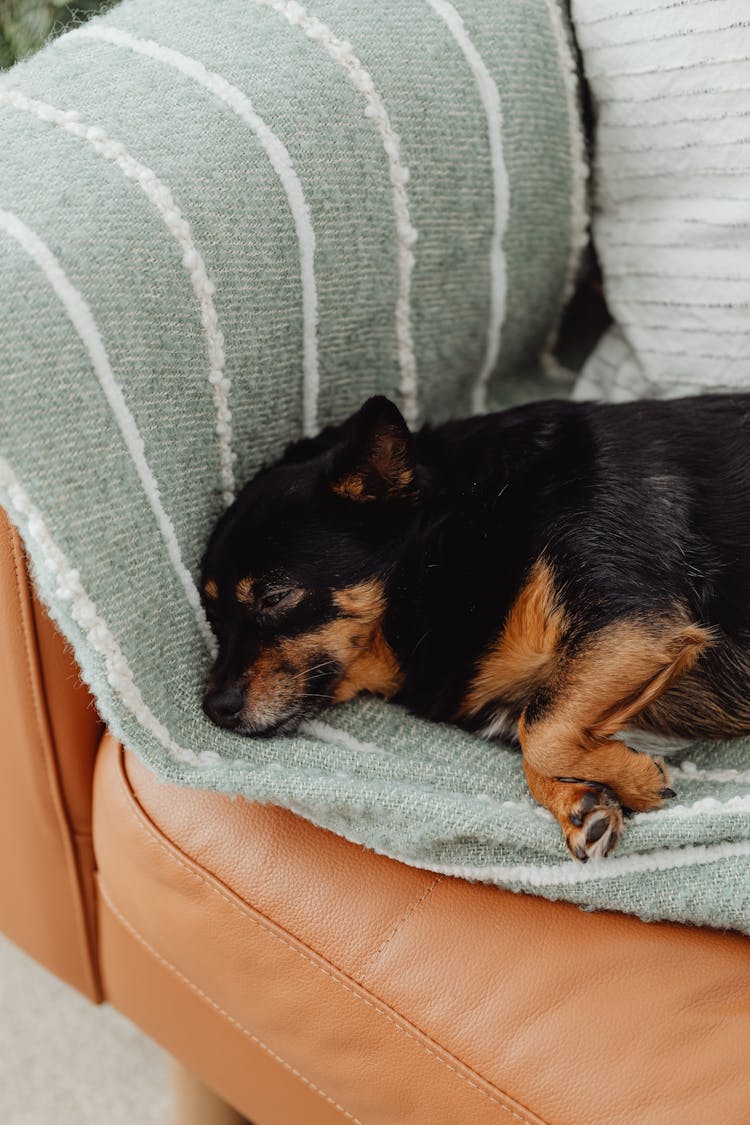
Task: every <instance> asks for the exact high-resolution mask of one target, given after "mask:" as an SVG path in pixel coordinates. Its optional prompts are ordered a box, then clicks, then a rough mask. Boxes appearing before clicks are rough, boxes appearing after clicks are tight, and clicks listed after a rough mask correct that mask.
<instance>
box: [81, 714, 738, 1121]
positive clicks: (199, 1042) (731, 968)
mask: <svg viewBox="0 0 750 1125" xmlns="http://www.w3.org/2000/svg"><path fill="white" fill-rule="evenodd" d="M94 842H95V849H96V855H97V862H98V869H99V886H100V892H101V917H100V922H101V948H102V966H103V976H104V987H105V991H106V993H107V995H108V996H109V998H110V999H111V1000H112V1002H113V1003H115V1004H116V1005H117V1006H118V1007H119V1008H121V1009H122V1010H123V1011H125V1013H126V1014H127V1015H129V1016H130V1017H131V1018H132V1019H134V1020H135V1021H136V1022H137V1023H139V1024H140V1025H141V1026H143V1027H144V1028H145V1029H146V1030H147V1031H148V1032H149V1033H150V1034H152V1035H153V1036H154V1037H155V1038H157V1039H159V1040H160V1041H161V1042H162V1043H163V1044H164V1045H165V1046H166V1047H167V1048H168V1049H170V1050H172V1051H174V1052H175V1053H177V1054H179V1055H180V1056H181V1057H183V1058H185V1056H186V1055H187V1056H189V1057H188V1058H186V1061H188V1062H189V1063H190V1065H192V1066H194V1067H195V1068H196V1069H197V1070H198V1071H199V1072H200V1073H201V1074H202V1075H203V1077H204V1078H205V1079H206V1080H207V1081H208V1082H209V1083H210V1084H211V1085H213V1086H214V1087H215V1088H217V1089H218V1090H219V1092H221V1093H222V1094H223V1095H224V1096H225V1097H227V1098H228V1100H230V1101H231V1102H233V1103H234V1104H235V1105H237V1107H238V1108H239V1109H241V1110H242V1111H243V1112H245V1113H246V1114H248V1115H249V1116H252V1117H253V1119H254V1120H255V1121H256V1122H257V1125H266V1123H269V1125H275V1123H276V1122H278V1123H279V1125H281V1123H282V1122H288V1121H290V1120H305V1121H306V1122H317V1121H320V1122H325V1121H334V1120H341V1118H342V1117H346V1118H348V1119H350V1120H354V1121H361V1122H367V1125H373V1123H377V1122H381V1123H382V1125H394V1123H395V1122H399V1125H401V1123H404V1125H408V1123H411V1122H413V1123H415V1125H416V1123H421V1125H423V1123H424V1122H426V1121H429V1122H430V1123H431V1125H433V1123H434V1125H439V1123H441V1122H444V1123H446V1125H447V1123H449V1122H450V1123H454V1125H455V1122H457V1121H471V1122H472V1123H475V1122H479V1123H483V1122H490V1121H492V1122H495V1121H502V1122H504V1123H505V1125H508V1122H509V1121H510V1120H511V1119H515V1120H520V1121H524V1122H537V1121H546V1122H554V1123H555V1125H566V1123H570V1125H580V1122H581V1121H583V1120H585V1121H587V1122H591V1123H594V1122H607V1123H608V1125H610V1123H614V1122H623V1125H624V1123H632V1122H633V1121H638V1122H639V1123H641V1125H646V1123H649V1125H650V1123H664V1125H666V1123H669V1125H673V1123H674V1122H675V1121H679V1122H680V1123H681V1125H690V1123H691V1122H695V1123H698V1122H701V1123H703V1122H705V1121H706V1120H716V1121H721V1122H722V1125H732V1123H734V1122H736V1123H737V1125H739V1123H740V1122H742V1123H743V1125H744V1123H745V1122H746V1121H747V1107H748V1105H750V1075H749V1074H748V1069H747V1066H746V1054H747V1050H746V1047H747V1043H748V1041H750V971H749V970H750V945H748V943H747V940H746V939H745V938H742V937H740V936H739V935H736V934H722V933H719V932H715V931H707V930H706V931H703V930H698V929H692V928H688V927H682V926H678V925H673V924H669V923H654V924H646V923H643V922H640V921H638V920H636V919H633V918H629V917H625V916H621V915H616V914H605V913H595V914H594V913H588V912H583V911H581V910H579V909H578V908H577V907H575V906H573V905H570V904H566V903H551V902H547V901H545V900H543V899H538V898H533V897H529V896H526V895H516V894H513V893H511V892H508V891H503V890H500V889H498V888H496V887H487V886H482V885H477V884H471V883H468V882H465V881H463V880H459V879H452V878H448V877H440V876H435V875H434V874H431V873H429V872H425V871H420V870H416V869H413V868H409V867H405V866H403V865H401V864H399V863H396V862H395V861H392V860H390V859H386V858H384V857H382V856H378V855H376V854H374V853H373V852H370V851H368V850H366V849H365V848H363V847H360V846H357V845H355V844H351V843H349V842H347V841H345V840H343V839H341V838H339V837H337V836H334V835H332V834H330V833H329V832H326V831H324V830H322V829H320V828H316V827H315V826H313V825H311V824H310V823H308V822H307V821H304V820H301V819H299V818H298V817H296V816H295V815H294V814H292V813H290V812H288V811H286V810H282V809H279V808H275V807H272V806H263V805H258V804H251V803H249V802H247V801H244V800H242V799H232V798H229V797H226V796H222V795H219V794H215V793H205V792H196V791H186V790H184V789H178V788H176V787H173V786H170V785H165V784H164V783H162V782H160V781H158V780H157V779H156V778H155V777H154V776H153V775H152V774H150V773H149V772H148V771H147V770H146V768H145V767H144V766H143V765H142V764H141V763H140V762H139V761H138V760H137V759H136V758H135V757H133V756H132V755H128V754H126V753H124V752H123V750H122V748H121V746H120V745H119V744H118V743H117V742H116V740H115V739H114V738H112V737H111V736H108V737H107V738H105V740H104V742H103V744H102V747H101V750H100V754H99V758H98V765H97V776H96V779H95V800H94Z"/></svg>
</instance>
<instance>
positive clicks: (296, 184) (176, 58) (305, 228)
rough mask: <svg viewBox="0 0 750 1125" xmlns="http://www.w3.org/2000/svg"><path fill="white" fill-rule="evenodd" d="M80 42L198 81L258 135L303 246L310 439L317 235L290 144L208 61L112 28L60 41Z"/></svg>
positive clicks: (310, 431)
mask: <svg viewBox="0 0 750 1125" xmlns="http://www.w3.org/2000/svg"><path fill="white" fill-rule="evenodd" d="M76 38H85V39H95V40H100V41H102V42H106V43H112V44H113V45H115V46H121V47H125V48H128V49H130V50H131V51H135V52H137V53H139V54H142V55H146V56H149V57H150V58H153V59H156V60H157V61H158V62H162V63H165V64H166V65H167V66H172V67H174V68H175V69H176V70H178V71H180V72H181V73H182V74H185V75H186V76H187V77H188V78H192V79H193V80H194V81H195V82H197V83H198V84H199V85H200V86H203V87H204V88H205V89H206V90H208V91H209V92H210V93H212V94H213V95H214V96H215V97H217V98H218V99H219V100H220V101H222V102H223V103H224V104H225V105H227V106H229V108H230V109H231V110H233V111H234V113H236V114H237V116H238V117H240V118H241V119H242V120H243V121H244V122H246V124H247V125H249V126H250V128H251V129H252V131H253V133H254V134H255V135H256V136H257V138H258V140H259V141H260V143H261V144H262V145H263V148H264V150H265V152H266V154H267V156H268V159H269V160H270V162H271V164H272V166H273V168H274V171H275V172H276V174H277V175H278V177H279V180H280V181H281V185H282V187H283V189H284V192H285V193H286V197H287V201H288V203H289V209H290V211H291V213H292V218H293V220H294V226H295V230H296V232H297V241H298V243H299V257H300V278H301V282H302V318H303V343H302V348H303V359H302V368H303V411H302V424H303V431H304V434H305V436H307V437H312V436H313V435H314V434H316V433H317V431H318V392H319V390H320V375H319V372H318V294H317V287H316V282H315V232H314V230H313V225H312V218H311V216H310V209H309V207H308V205H307V200H306V198H305V193H304V190H303V188H302V184H301V183H300V180H299V177H298V176H297V173H296V171H295V168H294V163H293V161H292V158H291V156H290V155H289V152H288V150H287V148H286V146H285V145H284V143H283V142H282V141H281V140H280V139H279V137H278V136H277V135H276V134H275V133H274V132H273V130H272V129H270V128H269V126H268V125H267V124H266V122H265V121H264V120H263V119H262V117H260V116H259V115H258V114H257V113H256V112H255V110H254V109H253V106H252V103H251V102H250V99H249V98H248V97H247V95H246V94H244V93H243V92H242V91H241V90H239V89H238V88H237V87H236V86H234V85H233V84H232V83H231V82H228V81H227V79H226V78H224V77H223V76H222V75H220V74H217V73H216V72H215V71H211V70H207V69H206V67H204V65H203V63H201V62H199V61H198V60H197V59H194V58H191V57H190V56H189V55H183V54H182V53H181V52H180V51H175V50H172V48H171V47H165V46H162V45H161V44H160V43H155V42H154V41H153V40H152V39H141V38H140V37H139V36H137V35H132V34H131V33H130V32H129V31H122V30H120V29H119V28H116V27H112V26H110V25H107V24H93V25H89V26H87V27H83V28H80V29H78V30H76V31H72V32H69V33H68V34H67V35H63V36H62V37H61V38H60V39H58V40H57V43H61V44H64V43H65V42H66V41H67V42H70V41H75V39H76Z"/></svg>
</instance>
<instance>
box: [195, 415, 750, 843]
mask: <svg viewBox="0 0 750 1125" xmlns="http://www.w3.org/2000/svg"><path fill="white" fill-rule="evenodd" d="M202 600H203V605H204V607H205V611H206V614H207V617H208V619H209V622H210V624H211V626H212V628H213V631H214V633H215V635H216V638H217V640H218V658H217V660H216V662H215V665H214V667H213V669H212V671H211V673H210V676H209V680H208V685H207V689H206V693H205V697H204V703H203V705H204V709H205V711H206V713H207V715H208V716H209V717H210V718H211V719H212V720H213V721H214V722H216V723H217V724H219V726H221V727H224V728H226V729H229V730H232V731H235V732H237V733H239V734H245V735H271V734H275V735H282V734H288V733H290V732H292V731H293V730H294V729H295V728H296V727H297V726H298V725H299V724H300V722H301V721H302V720H304V719H306V718H308V717H310V716H313V715H315V714H316V713H317V712H319V711H320V710H321V709H322V708H323V707H324V706H327V705H329V704H335V703H340V702H342V701H344V700H348V699H352V698H353V697H354V696H356V695H359V694H360V693H361V692H370V693H373V694H375V695H378V696H382V697H383V698H385V699H390V700H393V701H395V702H397V703H400V704H402V705H404V706H405V707H407V708H409V709H410V710H411V711H412V712H414V714H416V715H419V716H422V717H424V718H428V719H433V720H438V721H442V722H450V723H456V724H459V725H460V726H461V727H463V728H465V729H466V730H469V731H474V732H477V733H478V734H480V735H482V736H483V737H485V738H494V737H500V738H503V739H505V740H510V741H512V742H515V743H516V744H517V745H518V746H519V747H520V750H521V752H522V756H523V769H524V772H525V776H526V779H527V782H528V786H529V789H530V792H531V794H532V796H533V797H534V798H535V800H536V801H537V802H539V803H540V804H541V805H544V806H545V807H546V808H547V809H549V810H550V811H551V812H552V813H553V814H554V816H555V817H556V818H557V820H558V821H559V823H560V825H561V827H562V830H563V834H564V837H565V841H566V843H567V846H568V849H569V851H570V853H571V854H572V855H573V856H574V857H575V858H576V859H577V860H580V861H582V862H586V861H587V860H589V859H591V858H599V857H603V856H606V855H608V854H609V853H610V852H611V851H612V850H613V848H614V847H615V846H616V844H617V841H618V838H619V837H620V834H621V832H622V829H623V823H624V822H623V817H624V816H627V815H629V814H631V813H632V812H633V811H648V810H652V809H657V808H659V807H660V806H662V804H663V803H664V802H665V801H666V800H668V799H669V798H671V797H674V796H675V794H674V791H673V790H672V789H671V788H670V785H669V781H670V779H669V775H668V773H667V767H666V766H665V764H664V761H663V760H662V759H660V758H655V757H652V756H651V755H649V754H647V753H643V752H637V751H636V750H634V749H632V748H631V747H630V746H629V745H628V743H627V742H626V741H624V739H623V735H622V733H621V732H623V731H626V732H628V731H635V732H638V731H641V732H643V731H646V732H651V733H652V734H656V735H660V736H667V737H678V738H682V739H683V740H691V739H723V738H731V737H735V736H738V735H745V734H748V733H750V690H749V688H750V395H747V396H745V395H706V396H699V397H694V398H685V399H676V400H671V401H641V402H634V403H628V404H622V405H602V404H594V403H574V402H568V401H554V400H552V401H545V402H538V403H533V404H531V405H527V406H521V407H516V408H513V409H510V410H506V411H503V412H500V413H495V414H487V415H484V416H481V417H473V418H468V419H466V420H463V421H452V422H447V423H445V424H442V425H436V426H425V427H424V428H422V429H421V430H419V431H418V432H416V433H414V434H412V433H410V431H409V429H408V428H407V426H406V423H405V422H404V419H403V417H402V416H401V414H400V413H399V411H398V409H397V408H396V406H395V405H394V404H393V403H392V402H390V401H389V400H388V399H387V398H384V397H382V396H377V397H374V398H371V399H369V400H368V401H367V402H366V403H365V404H364V405H363V406H362V407H361V409H360V410H359V411H358V412H357V413H356V414H354V415H352V417H350V418H349V419H348V420H347V421H346V422H344V423H343V424H341V425H338V426H331V427H328V428H326V429H324V430H323V431H322V432H321V434H320V435H319V436H318V437H315V438H311V439H303V440H300V441H298V442H295V443H293V444H292V445H290V446H289V448H288V449H287V450H286V452H285V453H284V455H283V456H282V457H281V459H280V460H279V461H278V462H276V463H275V464H273V465H270V466H269V467H266V468H264V469H263V470H261V471H260V472H259V473H258V474H257V475H256V476H255V478H254V479H253V480H251V481H250V483H249V484H247V485H246V487H245V488H244V489H243V490H242V492H241V493H240V494H239V496H238V498H237V500H236V501H235V502H234V503H233V504H232V506H231V507H230V508H229V509H228V510H227V511H226V512H225V513H224V515H223V516H222V517H221V519H220V520H219V522H218V524H217V526H216V528H215V529H214V531H213V534H212V535H211V538H210V541H209V544H208V547H207V550H206V554H205V559H204V564H203V574H202ZM624 737H627V734H625V736H624Z"/></svg>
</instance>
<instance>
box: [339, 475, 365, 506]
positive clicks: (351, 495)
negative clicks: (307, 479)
mask: <svg viewBox="0 0 750 1125" xmlns="http://www.w3.org/2000/svg"><path fill="white" fill-rule="evenodd" d="M364 490H365V482H364V480H363V479H362V477H361V476H360V475H359V473H352V475H351V476H349V477H344V478H343V480H340V481H337V482H336V484H334V485H333V491H334V492H335V493H336V495H337V496H343V498H344V499H345V500H370V499H373V497H370V496H363V495H362V494H363V492H364Z"/></svg>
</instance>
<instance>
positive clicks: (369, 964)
mask: <svg viewBox="0 0 750 1125" xmlns="http://www.w3.org/2000/svg"><path fill="white" fill-rule="evenodd" d="M444 879H445V875H438V876H437V878H436V879H433V881H432V882H431V883H430V885H429V886H428V887H427V889H426V890H425V891H423V892H422V894H421V895H420V897H419V898H418V899H416V900H415V901H414V902H412V903H411V904H410V905H409V906H408V907H407V908H406V910H405V911H404V913H403V914H402V915H401V917H400V918H399V919H398V920H397V921H396V922H395V924H394V925H393V926H392V927H391V929H390V930H389V931H388V933H387V934H386V935H385V937H384V938H383V940H382V942H381V943H380V945H379V946H378V948H377V949H375V950H374V951H373V952H372V953H371V954H370V955H369V957H368V958H367V960H366V961H365V963H364V965H363V966H362V969H361V976H362V980H363V982H364V979H365V977H366V976H367V973H368V972H370V970H371V969H372V968H373V962H374V961H375V960H376V959H377V958H378V957H379V956H380V954H381V953H383V952H384V951H385V950H386V948H387V947H388V946H389V945H390V943H391V942H392V941H393V939H394V938H395V936H396V934H397V933H398V932H399V930H400V929H401V928H402V927H403V926H404V925H405V924H406V923H407V922H408V921H409V919H410V918H411V917H412V915H413V914H415V913H416V912H417V910H419V908H420V906H422V904H423V903H424V902H425V901H426V900H427V899H428V898H429V896H430V895H431V894H432V892H433V891H434V890H435V888H436V887H437V885H438V883H442V882H443V880H444Z"/></svg>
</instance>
